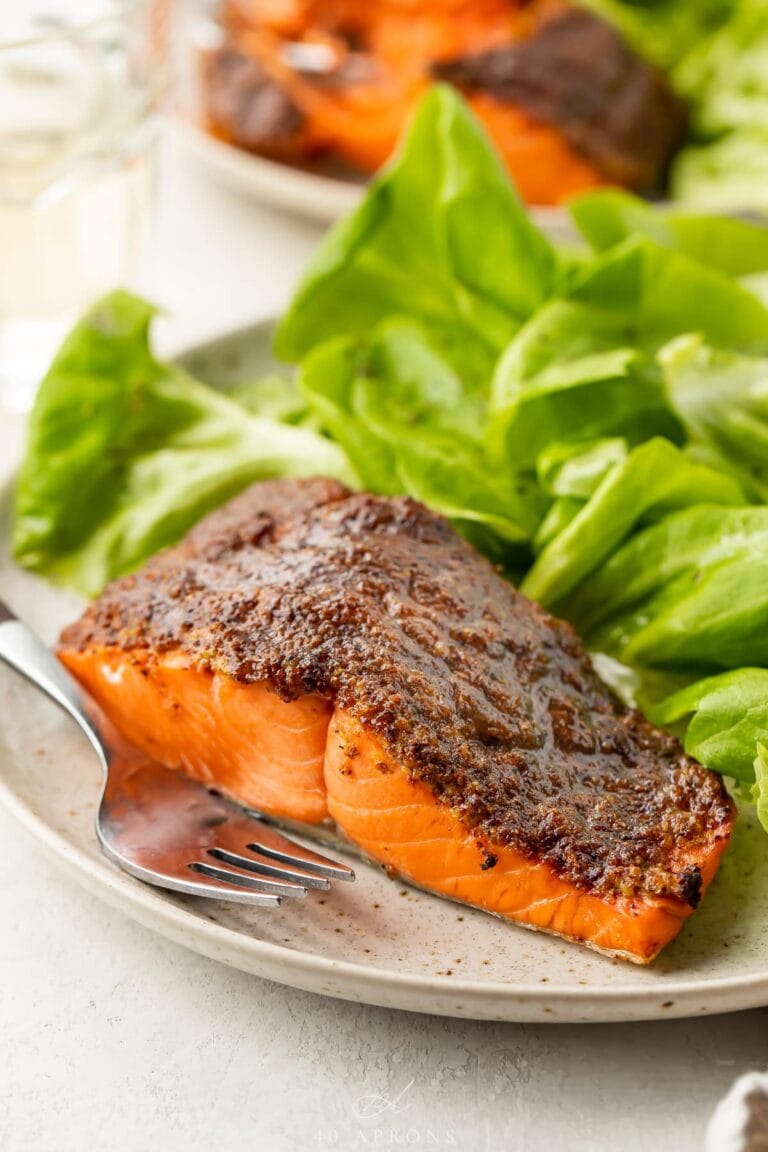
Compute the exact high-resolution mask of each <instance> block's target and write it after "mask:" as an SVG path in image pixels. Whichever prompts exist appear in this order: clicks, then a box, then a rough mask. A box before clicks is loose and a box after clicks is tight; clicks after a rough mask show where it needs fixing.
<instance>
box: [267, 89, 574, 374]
mask: <svg viewBox="0 0 768 1152" xmlns="http://www.w3.org/2000/svg"><path fill="white" fill-rule="evenodd" d="M558 274H559V271H558V261H557V258H556V256H555V253H554V250H553V249H552V247H551V245H550V244H549V242H548V241H547V240H546V238H545V237H544V236H543V234H542V233H541V232H539V230H538V229H537V228H536V227H535V226H534V225H533V223H532V222H531V220H530V219H529V217H528V214H527V212H526V211H525V208H524V207H523V205H522V204H521V202H520V199H519V198H518V196H517V193H516V192H515V190H514V188H513V186H512V185H511V183H510V181H509V179H508V178H507V176H506V174H505V172H504V170H503V169H502V166H501V163H500V161H499V159H498V157H497V155H496V153H495V152H494V150H493V148H492V147H491V145H490V143H489V142H488V140H487V138H486V137H485V134H484V132H483V130H482V129H481V127H480V126H479V124H478V123H477V121H476V120H475V119H474V117H473V116H472V115H471V114H470V112H469V110H468V109H467V106H466V104H465V103H464V102H463V100H462V99H461V97H460V96H458V94H457V93H455V92H454V91H453V90H452V89H450V88H446V87H441V86H436V87H435V88H434V89H432V90H431V91H430V93H429V94H428V95H427V96H426V97H425V99H424V100H423V102H422V104H421V105H420V107H419V109H418V111H417V113H416V115H415V117H414V120H413V122H412V124H411V127H410V131H409V132H408V135H407V136H406V138H405V141H404V143H403V145H402V147H401V150H400V152H399V153H398V155H397V156H396V158H395V160H394V162H393V163H392V165H391V166H390V167H389V168H388V169H387V170H386V171H385V172H384V174H383V175H381V176H380V177H379V178H378V179H376V180H374V181H373V182H372V184H371V185H370V187H369V190H368V193H367V195H366V197H365V199H364V200H363V203H362V204H361V205H360V207H359V208H358V209H357V210H356V211H355V212H353V213H352V215H351V216H350V217H348V218H347V219H346V220H344V221H342V222H341V223H340V224H339V225H337V226H336V227H335V228H333V229H332V230H331V232H330V233H329V235H328V236H327V238H326V239H325V241H324V242H323V244H322V245H321V247H320V250H319V251H318V253H317V255H316V256H315V258H314V260H313V261H312V263H311V264H310V267H309V270H308V272H307V273H306V274H305V276H304V278H303V280H302V282H301V285H300V287H299V289H298V292H297V293H296V295H295V297H294V299H293V302H292V304H291V306H290V307H289V309H288V311H287V313H286V315H285V317H284V318H283V321H282V323H281V324H280V327H279V329H278V332H277V338H276V350H277V353H278V355H279V356H281V357H282V358H283V359H285V360H288V361H294V362H295V361H298V360H300V359H302V357H303V356H305V355H306V354H307V353H308V352H309V351H311V349H312V348H314V347H315V346H316V345H317V344H320V343H323V342H325V341H326V340H327V339H329V337H331V336H360V335H365V334H366V333H367V332H368V331H370V329H371V328H372V327H373V326H375V325H376V324H378V323H380V322H381V321H382V320H385V319H386V318H387V317H389V316H393V315H403V314H405V315H408V316H409V317H410V318H411V319H414V320H418V321H419V322H421V323H422V324H423V325H429V326H431V327H432V329H433V330H434V332H435V333H438V334H440V335H441V336H442V337H443V338H444V339H445V340H446V341H447V342H450V345H451V347H452V348H453V349H454V351H455V354H456V356H457V359H459V360H460V361H461V364H462V366H463V367H467V366H469V367H470V368H472V367H474V369H475V370H477V369H481V370H483V371H484V373H485V375H486V377H487V375H488V373H489V371H490V369H491V367H492V365H493V362H494V361H495V359H496V358H497V356H498V354H499V352H500V351H501V350H502V349H503V348H504V346H505V345H506V344H507V342H508V341H509V339H510V337H511V336H512V335H513V334H514V332H515V331H516V330H517V328H519V326H520V324H521V323H522V322H523V321H524V320H526V319H527V318H528V317H529V316H530V315H531V314H532V313H533V312H534V311H535V310H536V308H537V307H539V305H540V304H542V303H543V301H544V300H545V299H546V298H547V297H548V296H549V295H550V294H551V292H552V289H553V286H554V284H555V281H556V279H557V276H558Z"/></svg>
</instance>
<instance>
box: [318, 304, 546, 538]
mask: <svg viewBox="0 0 768 1152" xmlns="http://www.w3.org/2000/svg"><path fill="white" fill-rule="evenodd" d="M300 381H301V388H302V392H303V394H304V397H305V399H306V403H307V405H308V407H309V409H310V411H311V412H312V413H313V414H314V416H315V417H316V419H317V420H318V422H319V424H320V426H321V427H322V428H324V429H325V430H326V431H327V432H328V433H329V435H331V436H333V437H334V438H335V439H336V440H337V441H338V442H339V443H340V444H341V445H342V446H343V448H344V450H345V452H346V454H347V456H348V457H349V459H350V460H351V461H352V463H353V465H354V467H355V469H356V472H357V474H358V475H359V476H360V479H361V481H362V483H363V485H364V486H365V487H368V488H370V489H372V490H373V491H376V492H382V493H386V494H388V495H396V494H408V495H410V496H413V497H414V498H415V499H418V500H422V501H423V502H424V503H426V504H428V505H429V506H430V507H433V508H435V509H436V510H437V511H439V512H442V513H443V515H445V516H447V517H449V519H451V520H452V521H453V522H454V523H455V524H456V526H457V527H459V528H460V529H461V530H462V531H465V532H466V533H467V534H469V535H474V530H475V529H477V528H482V529H484V530H485V533H486V541H485V542H486V544H489V546H490V541H491V539H492V538H493V537H495V538H497V546H496V547H491V551H493V552H494V553H497V552H498V545H499V541H505V542H507V543H512V544H522V543H524V542H525V541H527V540H529V539H530V537H531V535H532V534H533V532H534V531H535V528H536V526H537V524H538V522H539V520H540V518H541V515H542V513H543V510H544V508H545V507H546V503H547V501H546V498H545V497H543V496H542V494H541V493H540V492H539V491H538V488H537V486H536V484H535V483H534V482H533V481H531V482H529V483H528V484H526V483H524V482H523V480H522V479H521V478H519V477H518V476H517V475H516V473H515V472H514V471H513V470H505V469H503V468H502V469H499V470H496V471H495V472H494V471H491V470H489V468H488V461H487V458H486V456H485V453H484V451H483V445H482V429H483V415H484V405H483V403H482V400H481V399H480V398H479V397H477V396H476V395H474V394H473V393H472V392H471V391H468V390H467V389H466V388H465V386H464V384H463V382H462V381H461V379H460V378H459V377H458V375H457V374H456V372H455V371H454V369H453V368H452V366H451V365H450V364H449V363H448V362H447V361H446V360H445V359H443V357H442V356H441V354H440V352H439V351H438V349H436V348H435V347H434V346H433V345H432V344H431V343H430V339H429V337H428V336H427V335H426V334H425V333H424V332H423V331H422V330H421V329H420V328H419V326H418V325H415V324H414V323H412V322H411V321H406V320H402V319H397V318H395V319H391V320H388V321H385V322H384V323H383V324H381V325H379V326H378V327H377V328H376V329H374V331H373V332H372V333H371V335H370V336H369V338H368V339H367V340H363V339H360V338H356V337H343V336H342V337H337V338H336V339H334V340H331V341H328V342H327V343H325V344H322V345H320V347H318V348H316V349H315V350H314V351H313V352H312V353H311V354H310V355H309V356H308V357H307V358H306V359H305V360H304V363H303V364H302V368H301V376H300Z"/></svg>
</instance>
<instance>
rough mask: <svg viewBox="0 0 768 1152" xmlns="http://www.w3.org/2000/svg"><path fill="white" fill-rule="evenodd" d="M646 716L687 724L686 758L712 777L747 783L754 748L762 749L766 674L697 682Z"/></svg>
mask: <svg viewBox="0 0 768 1152" xmlns="http://www.w3.org/2000/svg"><path fill="white" fill-rule="evenodd" d="M648 712H649V714H650V718H651V719H652V720H653V721H654V723H656V724H663V725H666V726H668V727H669V726H672V725H675V724H677V723H679V722H680V721H689V722H688V727H687V730H686V732H685V750H686V752H687V753H688V754H689V755H690V756H694V757H695V758H696V759H697V760H699V761H700V762H701V763H702V764H706V765H707V767H708V768H712V769H713V770H714V771H716V772H721V773H723V775H726V776H734V777H736V778H737V779H739V780H744V781H746V782H750V781H752V780H754V778H755V777H754V772H755V757H756V756H757V754H758V746H759V745H763V747H765V746H768V669H765V668H749V667H748V668H739V669H736V670H735V671H732V672H724V673H722V674H721V675H719V676H711V677H708V678H707V679H704V680H698V681H697V682H696V683H695V684H691V685H689V686H688V687H687V688H684V689H682V691H680V692H676V693H674V694H673V695H671V696H669V697H667V699H666V700H664V701H662V702H661V703H660V704H657V705H656V706H655V707H652V708H649V709H648ZM689 718H690V720H689ZM763 787H764V785H763Z"/></svg>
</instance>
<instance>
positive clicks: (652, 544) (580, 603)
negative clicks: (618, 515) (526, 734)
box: [564, 503, 768, 671]
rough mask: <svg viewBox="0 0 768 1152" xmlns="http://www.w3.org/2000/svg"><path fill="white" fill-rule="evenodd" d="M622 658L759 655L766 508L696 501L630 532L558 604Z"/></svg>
mask: <svg viewBox="0 0 768 1152" xmlns="http://www.w3.org/2000/svg"><path fill="white" fill-rule="evenodd" d="M564 608H565V610H566V612H567V614H568V615H569V617H570V618H571V619H573V620H574V622H575V623H576V624H577V626H578V627H580V628H581V630H582V631H583V632H584V633H585V634H586V636H587V639H588V640H589V642H590V644H591V645H593V646H594V647H596V648H598V649H600V650H601V651H605V652H608V653H609V654H610V655H613V656H615V657H616V658H617V659H619V660H621V661H622V662H624V663H627V664H638V665H641V666H646V665H648V666H657V667H667V668H685V667H691V668H692V669H693V670H694V671H695V670H696V668H700V669H701V668H704V669H707V668H709V669H713V670H714V669H717V668H738V667H739V666H741V665H759V664H768V508H766V507H764V506H759V507H746V508H744V507H722V506H720V507H719V506H716V505H714V504H706V503H696V504H694V505H693V506H691V507H689V508H684V509H682V510H681V511H679V512H674V513H671V514H669V515H668V516H665V517H664V518H663V519H661V520H660V521H659V522H658V523H656V524H652V525H650V526H648V527H646V528H643V529H642V530H641V531H639V532H637V533H636V534H635V535H634V536H632V537H631V538H630V539H629V540H628V541H627V542H626V543H625V544H624V545H623V546H622V547H621V548H619V549H618V550H617V551H616V552H614V553H613V555H611V557H610V558H609V559H608V560H607V561H606V563H605V564H604V565H603V566H602V568H601V569H600V571H599V572H595V573H594V574H593V576H592V577H591V579H590V580H589V581H588V582H587V583H585V584H584V586H583V587H582V588H580V589H579V590H578V592H577V593H575V594H574V595H573V596H572V597H571V598H570V599H569V600H568V601H567V602H566V604H565V605H564Z"/></svg>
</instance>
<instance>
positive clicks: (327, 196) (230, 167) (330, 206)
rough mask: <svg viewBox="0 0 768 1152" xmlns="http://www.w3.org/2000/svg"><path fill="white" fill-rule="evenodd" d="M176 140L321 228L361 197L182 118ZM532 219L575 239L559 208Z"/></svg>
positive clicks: (340, 183)
mask: <svg viewBox="0 0 768 1152" xmlns="http://www.w3.org/2000/svg"><path fill="white" fill-rule="evenodd" d="M170 123H171V124H172V126H173V131H174V132H175V134H176V136H177V138H178V139H179V140H180V141H181V142H182V144H183V146H184V147H185V148H186V149H187V150H188V151H189V152H190V153H191V154H192V155H194V156H195V157H197V159H198V161H199V162H200V163H201V164H203V165H204V166H205V167H206V168H208V169H209V170H210V171H211V172H213V173H215V174H216V175H217V176H219V177H220V178H221V179H222V180H223V181H224V182H225V183H227V184H229V185H230V186H231V187H233V188H236V189H237V190H238V191H239V192H242V193H244V194H245V195H247V196H252V197H253V198H254V199H255V200H257V201H258V202H259V203H262V204H266V205H268V206H269V207H270V208H277V209H279V210H280V211H281V212H290V213H293V214H294V215H297V216H301V217H303V218H305V219H308V220H316V221H318V222H319V223H321V224H331V223H333V221H334V220H338V219H340V218H341V217H342V216H345V215H346V214H347V213H348V212H351V210H352V209H353V208H355V207H356V206H357V205H358V204H359V203H360V201H361V200H362V198H363V195H364V193H365V181H364V180H363V179H360V180H354V179H352V178H344V177H341V176H338V175H333V174H330V169H329V172H328V173H325V172H323V171H320V170H318V171H312V169H310V168H298V167H294V166H293V165H291V164H283V163H280V162H279V161H277V160H268V159H267V158H266V157H264V156H257V155H255V154H254V153H252V152H246V151H245V150H244V149H243V148H236V147H235V146H234V145H233V144H226V143H224V142H223V141H222V140H217V139H216V138H215V137H214V136H211V135H209V133H207V132H205V131H204V130H203V129H202V128H200V127H198V126H197V125H196V124H194V123H193V122H192V121H190V120H188V119H184V118H182V117H181V115H178V116H174V117H172V118H171V121H170ZM531 215H532V216H533V219H534V220H535V221H536V223H537V224H538V226H539V227H540V228H541V229H542V231H544V232H545V233H546V234H547V235H548V236H549V238H550V239H551V240H552V241H553V243H557V244H562V243H569V242H572V241H574V240H577V239H578V235H577V233H576V230H575V228H574V225H573V223H572V222H571V218H570V216H569V215H568V212H567V211H566V210H565V209H564V208H533V209H532V210H531Z"/></svg>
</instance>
